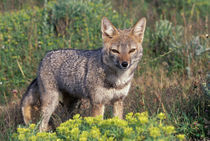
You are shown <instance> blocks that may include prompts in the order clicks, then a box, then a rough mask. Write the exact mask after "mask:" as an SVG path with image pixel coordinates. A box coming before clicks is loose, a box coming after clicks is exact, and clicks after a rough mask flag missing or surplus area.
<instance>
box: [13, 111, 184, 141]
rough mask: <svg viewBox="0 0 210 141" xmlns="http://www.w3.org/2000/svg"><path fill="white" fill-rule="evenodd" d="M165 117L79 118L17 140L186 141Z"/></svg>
mask: <svg viewBox="0 0 210 141" xmlns="http://www.w3.org/2000/svg"><path fill="white" fill-rule="evenodd" d="M165 118H166V117H165V115H164V114H163V113H160V114H158V115H157V116H156V117H149V116H148V113H147V112H143V113H136V114H133V113H129V114H127V115H126V119H125V120H121V119H119V118H117V117H114V118H111V119H106V120H102V118H101V117H100V116H99V117H84V118H82V117H80V115H78V114H77V115H75V116H74V117H73V119H70V120H68V121H66V122H64V123H62V124H61V125H60V126H59V127H57V129H56V132H54V133H53V132H48V133H46V132H43V133H40V132H37V126H36V125H35V124H31V125H30V126H29V127H28V128H18V129H17V133H16V134H14V135H13V136H14V139H16V140H19V141H24V140H27V141H30V140H31V141H39V140H57V141H60V140H75V141H76V140H78V141H86V140H89V141H90V140H91V141H92V140H96V141H97V140H101V141H103V140H110V141H111V140H154V139H155V140H176V139H177V140H178V139H179V140H184V138H185V137H184V135H182V134H179V135H176V136H175V133H176V131H175V127H174V126H171V125H166V124H164V119H165Z"/></svg>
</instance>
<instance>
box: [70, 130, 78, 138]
mask: <svg viewBox="0 0 210 141" xmlns="http://www.w3.org/2000/svg"><path fill="white" fill-rule="evenodd" d="M79 133H80V130H79V128H73V129H72V130H71V136H72V137H73V138H74V139H77V138H78V136H79Z"/></svg>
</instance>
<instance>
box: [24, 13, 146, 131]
mask: <svg viewBox="0 0 210 141" xmlns="http://www.w3.org/2000/svg"><path fill="white" fill-rule="evenodd" d="M145 27H146V19H145V18H142V19H140V20H139V21H138V22H137V23H136V24H135V25H134V26H133V27H132V28H130V29H125V30H120V29H116V28H115V27H114V26H113V24H112V23H111V22H110V21H109V20H108V19H107V18H106V17H104V18H103V19H102V21H101V31H102V38H103V47H102V48H99V49H97V50H76V49H59V50H54V51H50V52H48V53H47V54H46V56H45V57H44V58H43V60H42V61H41V63H40V65H39V69H38V73H37V77H36V79H34V80H33V81H32V83H31V84H30V86H29V87H28V89H27V91H26V93H25V94H24V96H23V98H22V100H21V110H22V114H23V118H24V122H25V123H26V124H28V123H29V122H30V120H31V118H32V117H31V108H32V106H33V105H34V104H35V103H36V102H37V101H38V100H40V102H41V117H42V119H41V124H40V127H39V129H40V131H46V130H48V122H49V119H50V117H51V115H52V113H53V112H54V111H55V109H56V107H57V105H58V104H59V100H60V97H62V98H63V103H64V104H67V105H68V106H70V107H71V106H72V105H74V103H75V102H76V101H77V100H78V99H81V98H88V99H89V100H90V103H91V105H92V116H97V115H102V116H103V114H104V108H105V106H104V105H106V104H108V103H112V104H113V113H114V116H118V117H119V118H123V100H124V98H125V97H126V96H127V95H128V91H129V89H130V86H131V80H132V78H133V76H134V71H135V69H136V67H137V65H138V62H139V60H140V59H141V57H142V54H143V48H142V41H143V37H144V31H145Z"/></svg>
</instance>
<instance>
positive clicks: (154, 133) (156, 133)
mask: <svg viewBox="0 0 210 141" xmlns="http://www.w3.org/2000/svg"><path fill="white" fill-rule="evenodd" d="M149 133H150V136H151V137H153V138H156V137H159V136H160V129H159V128H157V127H151V128H149Z"/></svg>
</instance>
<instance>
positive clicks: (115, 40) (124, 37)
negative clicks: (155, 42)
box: [101, 17, 146, 70]
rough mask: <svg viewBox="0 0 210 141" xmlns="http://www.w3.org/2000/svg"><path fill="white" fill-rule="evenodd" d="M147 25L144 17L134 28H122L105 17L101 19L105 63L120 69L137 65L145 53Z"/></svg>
mask: <svg viewBox="0 0 210 141" xmlns="http://www.w3.org/2000/svg"><path fill="white" fill-rule="evenodd" d="M145 27H146V19H145V18H142V19H140V20H139V21H138V22H137V23H136V24H135V25H134V26H133V27H132V28H130V29H125V30H120V29H117V28H115V27H114V25H113V24H112V23H111V22H110V21H109V20H108V19H107V18H106V17H104V18H103V19H102V21H101V31H102V38H103V44H104V47H103V49H102V52H103V61H104V63H105V64H107V65H108V66H109V67H112V68H113V69H120V70H127V69H128V68H130V67H131V66H133V65H135V66H136V65H137V63H138V62H139V60H140V59H141V57H142V54H143V48H142V42H143V37H144V31H145Z"/></svg>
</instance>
